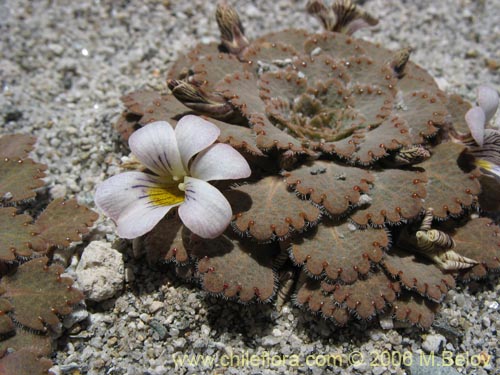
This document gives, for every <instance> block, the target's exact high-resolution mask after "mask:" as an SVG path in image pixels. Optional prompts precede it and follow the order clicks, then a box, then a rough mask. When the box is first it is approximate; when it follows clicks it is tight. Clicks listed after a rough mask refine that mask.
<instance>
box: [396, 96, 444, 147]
mask: <svg viewBox="0 0 500 375" xmlns="http://www.w3.org/2000/svg"><path fill="white" fill-rule="evenodd" d="M401 100H402V102H401V103H399V104H398V109H397V110H395V111H394V112H393V113H394V114H395V115H397V116H399V117H401V118H403V119H404V120H406V123H407V125H408V127H409V128H410V129H411V130H410V134H411V136H412V143H414V144H417V143H424V142H425V140H426V139H427V138H429V137H431V136H434V135H435V134H436V133H437V132H438V130H439V127H441V126H442V125H443V124H444V122H445V117H446V116H447V115H448V110H447V109H446V107H445V106H444V104H443V102H442V101H441V99H440V98H439V97H438V96H436V95H434V94H432V93H429V92H427V91H412V92H408V93H405V94H404V95H403V97H402V98H401Z"/></svg>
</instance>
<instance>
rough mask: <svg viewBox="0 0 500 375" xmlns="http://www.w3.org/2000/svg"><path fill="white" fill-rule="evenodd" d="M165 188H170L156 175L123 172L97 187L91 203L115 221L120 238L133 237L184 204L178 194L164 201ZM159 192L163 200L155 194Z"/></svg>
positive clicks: (167, 192) (144, 231) (182, 198)
mask: <svg viewBox="0 0 500 375" xmlns="http://www.w3.org/2000/svg"><path fill="white" fill-rule="evenodd" d="M170 186H172V185H170ZM166 187H169V185H166V184H165V183H164V182H163V181H162V179H160V178H158V177H156V176H152V175H149V174H146V173H142V172H126V173H121V174H119V175H116V176H113V177H111V178H109V179H107V180H106V181H104V182H102V183H101V184H99V185H98V186H97V189H96V192H95V196H94V200H95V203H96V205H97V207H99V208H100V209H101V210H102V211H104V213H105V214H106V215H107V216H109V217H110V218H111V219H113V221H115V222H116V224H117V232H118V235H119V236H120V237H122V238H136V237H139V236H142V235H143V234H145V233H147V232H149V231H150V230H151V229H153V227H154V226H155V225H156V224H157V223H158V222H159V221H160V220H161V219H162V218H163V217H164V216H165V215H166V214H167V212H168V211H169V210H170V209H171V208H172V207H175V206H178V205H179V204H181V203H182V202H183V200H184V197H183V196H182V194H180V193H179V194H177V195H175V193H174V194H172V195H171V196H170V199H165V194H166V195H167V196H168V194H169V189H166ZM173 187H175V188H177V185H173ZM159 190H162V191H163V192H164V194H163V199H161V198H159V196H158V195H157V194H158V192H159ZM174 192H175V190H174Z"/></svg>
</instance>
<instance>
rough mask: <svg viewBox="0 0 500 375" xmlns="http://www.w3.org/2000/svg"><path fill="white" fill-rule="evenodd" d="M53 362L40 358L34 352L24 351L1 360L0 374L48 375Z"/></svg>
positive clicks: (10, 354) (8, 355)
mask: <svg viewBox="0 0 500 375" xmlns="http://www.w3.org/2000/svg"><path fill="white" fill-rule="evenodd" d="M51 367H52V361H51V360H49V359H47V358H38V356H37V355H36V354H34V353H33V352H31V351H29V350H26V349H22V350H18V351H16V352H14V353H9V354H7V355H6V356H5V357H3V358H2V359H0V374H2V375H47V374H52V372H49V369H50V368H51Z"/></svg>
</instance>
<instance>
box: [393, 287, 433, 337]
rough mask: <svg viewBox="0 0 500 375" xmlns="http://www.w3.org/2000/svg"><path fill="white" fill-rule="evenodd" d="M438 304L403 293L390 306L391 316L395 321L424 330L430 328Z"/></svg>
mask: <svg viewBox="0 0 500 375" xmlns="http://www.w3.org/2000/svg"><path fill="white" fill-rule="evenodd" d="M438 310H439V304H437V303H436V302H433V301H429V300H428V299H425V298H423V297H422V296H420V295H418V294H416V293H413V292H403V293H401V296H400V297H399V298H398V300H397V301H395V302H393V304H392V315H393V316H394V318H395V319H396V320H399V321H402V322H408V323H411V324H413V325H418V326H419V327H422V328H424V329H428V328H430V327H431V325H432V322H433V321H434V317H435V314H436V313H437V312H438Z"/></svg>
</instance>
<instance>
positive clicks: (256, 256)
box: [193, 235, 277, 302]
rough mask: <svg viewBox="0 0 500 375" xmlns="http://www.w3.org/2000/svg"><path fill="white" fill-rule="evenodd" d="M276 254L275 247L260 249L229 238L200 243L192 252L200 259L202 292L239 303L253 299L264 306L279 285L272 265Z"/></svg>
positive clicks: (268, 246)
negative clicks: (205, 291)
mask: <svg viewBox="0 0 500 375" xmlns="http://www.w3.org/2000/svg"><path fill="white" fill-rule="evenodd" d="M276 253H277V249H275V248H274V247H273V245H257V244H255V243H252V242H250V241H242V240H237V239H234V238H232V237H228V236H227V235H223V236H220V237H218V238H216V239H214V240H203V241H200V242H199V243H198V244H197V245H194V248H193V255H194V256H195V257H197V258H198V259H199V261H198V272H199V273H200V274H201V277H202V280H203V281H202V284H203V288H204V289H205V290H207V291H209V292H211V293H216V294H220V295H223V296H224V297H227V298H236V299H238V300H239V301H240V302H248V301H250V300H252V299H253V298H254V297H255V298H257V299H258V300H260V301H263V302H266V301H269V300H270V299H271V298H272V296H273V295H274V293H275V285H276V275H275V273H274V271H273V269H272V264H273V258H274V256H275V254H276Z"/></svg>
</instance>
